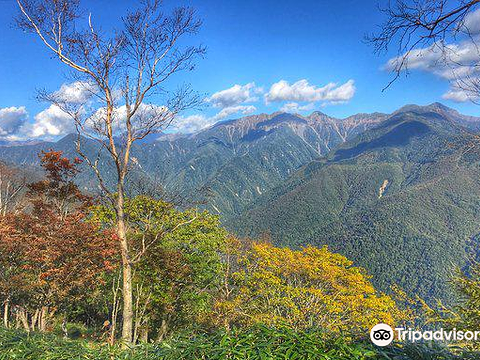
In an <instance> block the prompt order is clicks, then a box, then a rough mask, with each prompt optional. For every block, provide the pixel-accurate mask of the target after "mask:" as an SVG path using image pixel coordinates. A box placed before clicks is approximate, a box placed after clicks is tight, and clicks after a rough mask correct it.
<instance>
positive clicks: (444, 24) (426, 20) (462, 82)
mask: <svg viewBox="0 0 480 360" xmlns="http://www.w3.org/2000/svg"><path fill="white" fill-rule="evenodd" d="M479 7H480V0H456V1H452V0H395V1H392V2H389V3H388V6H387V7H386V8H381V11H382V12H383V13H384V15H385V16H386V20H385V22H384V23H383V24H382V25H381V27H380V31H379V33H378V34H375V35H372V36H368V37H367V41H368V42H370V43H371V44H373V46H374V47H375V51H376V52H383V51H386V50H388V49H389V48H390V47H392V46H394V47H396V51H397V57H396V58H394V59H392V60H391V61H390V62H389V67H390V69H391V70H392V71H393V73H394V78H393V79H392V81H391V82H390V83H389V84H388V85H387V87H388V86H390V85H391V84H392V83H393V82H394V81H395V80H396V79H398V77H399V76H400V74H401V73H402V72H404V71H407V72H408V69H409V68H410V67H411V64H412V63H414V62H415V61H416V60H417V58H418V57H422V56H427V57H430V58H431V59H433V60H434V62H436V65H437V66H439V67H440V68H441V69H442V70H441V71H443V72H444V73H443V75H444V77H447V78H448V79H449V80H450V81H451V83H452V85H453V86H454V87H455V88H456V89H458V90H461V91H463V92H464V94H465V95H466V96H468V97H469V98H470V100H472V101H477V100H478V99H479V98H480V51H479V47H478V41H479V40H480V26H479V24H478V22H479V21H480V20H479V19H478V18H476V17H475V16H472V15H473V13H474V11H475V10H477V9H478V8H479ZM456 40H460V41H462V42H463V48H459V46H457V45H456V44H455V43H454V41H456Z"/></svg>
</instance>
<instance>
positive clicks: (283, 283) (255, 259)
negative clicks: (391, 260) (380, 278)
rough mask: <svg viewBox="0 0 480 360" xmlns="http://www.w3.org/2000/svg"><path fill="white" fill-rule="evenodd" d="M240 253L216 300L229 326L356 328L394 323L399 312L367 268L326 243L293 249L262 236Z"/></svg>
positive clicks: (220, 314)
mask: <svg viewBox="0 0 480 360" xmlns="http://www.w3.org/2000/svg"><path fill="white" fill-rule="evenodd" d="M237 244H238V242H237ZM237 244H236V245H234V247H236V248H238V245H237ZM230 258H231V256H230ZM235 259H236V261H235V265H233V266H232V265H228V269H229V270H230V271H227V272H226V274H227V275H228V276H229V280H228V281H227V279H226V282H225V291H224V294H225V296H224V298H223V299H222V300H219V301H218V302H217V310H218V316H219V320H220V321H222V323H223V325H225V326H226V327H227V328H228V327H229V326H230V325H231V324H236V325H241V326H248V325H253V324H256V323H262V324H266V325H272V326H274V325H278V324H287V325H289V326H292V327H293V328H296V329H301V328H310V327H317V328H323V329H325V330H326V331H333V332H340V331H342V332H343V331H348V332H350V333H351V332H352V331H364V330H365V329H370V328H371V327H372V326H373V325H375V324H378V323H380V322H382V323H387V324H391V325H393V324H394V322H395V318H396V315H397V314H399V310H398V309H397V307H396V305H395V302H394V301H393V300H392V298H390V297H389V296H387V295H384V294H381V293H379V292H377V291H376V290H375V288H374V287H373V285H372V284H371V283H370V281H369V277H368V276H367V274H366V272H365V271H364V270H363V269H362V268H359V267H354V266H352V262H351V261H350V260H348V259H347V258H345V257H344V256H342V255H340V254H335V253H332V252H330V251H329V250H328V248H327V247H326V246H325V247H322V248H316V247H313V246H308V247H305V248H303V249H301V250H291V249H288V248H279V247H275V246H273V245H271V244H269V243H265V242H257V243H253V244H252V245H251V247H250V248H249V249H247V250H245V251H239V252H237V253H236V256H235Z"/></svg>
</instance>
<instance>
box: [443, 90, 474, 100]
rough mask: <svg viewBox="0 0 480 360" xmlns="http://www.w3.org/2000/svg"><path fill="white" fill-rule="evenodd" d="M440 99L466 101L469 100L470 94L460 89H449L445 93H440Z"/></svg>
mask: <svg viewBox="0 0 480 360" xmlns="http://www.w3.org/2000/svg"><path fill="white" fill-rule="evenodd" d="M442 99H445V100H452V101H455V102H466V101H468V100H470V96H469V95H468V94H467V93H466V92H465V91H463V90H460V89H450V90H449V91H447V92H446V93H445V94H443V95H442Z"/></svg>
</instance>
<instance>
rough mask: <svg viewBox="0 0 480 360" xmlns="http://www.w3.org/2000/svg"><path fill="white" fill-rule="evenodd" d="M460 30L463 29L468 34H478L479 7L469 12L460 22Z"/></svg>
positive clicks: (479, 31)
mask: <svg viewBox="0 0 480 360" xmlns="http://www.w3.org/2000/svg"><path fill="white" fill-rule="evenodd" d="M460 30H465V31H466V32H467V33H469V34H470V35H476V34H480V9H477V10H475V11H473V12H471V13H469V14H468V15H467V16H466V17H465V20H464V21H463V23H462V24H460Z"/></svg>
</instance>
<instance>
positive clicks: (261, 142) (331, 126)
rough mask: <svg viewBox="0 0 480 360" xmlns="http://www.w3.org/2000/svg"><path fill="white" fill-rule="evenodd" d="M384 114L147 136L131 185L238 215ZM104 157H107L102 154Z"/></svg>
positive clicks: (84, 178) (68, 142)
mask: <svg viewBox="0 0 480 360" xmlns="http://www.w3.org/2000/svg"><path fill="white" fill-rule="evenodd" d="M385 117H386V115H383V114H359V115H354V116H351V117H349V118H347V119H335V118H332V117H329V116H327V115H325V114H322V113H320V112H314V113H313V114H311V115H310V116H307V117H303V116H300V115H293V114H287V113H274V114H271V115H266V114H262V115H255V116H248V117H244V118H241V119H237V120H230V121H225V122H221V123H218V124H216V125H214V126H212V127H210V128H207V129H205V130H202V131H200V132H197V133H195V134H190V135H172V134H169V135H159V136H158V137H151V138H150V139H149V140H148V141H144V142H142V143H139V144H136V145H135V147H134V149H133V156H132V162H131V165H132V170H133V171H132V175H131V177H130V180H131V181H130V183H131V184H133V185H136V184H135V183H136V182H139V181H140V180H139V179H140V178H141V179H142V180H141V181H148V182H151V183H155V184H157V185H158V184H160V185H161V186H163V187H165V188H166V189H167V190H168V191H169V192H173V193H180V194H181V195H182V196H183V197H186V198H189V199H191V200H195V201H204V202H206V203H207V205H206V206H207V207H208V208H209V210H211V211H212V212H214V213H220V214H222V215H224V216H231V215H235V214H237V213H240V212H241V211H242V210H243V208H244V207H245V205H246V204H248V203H249V202H251V201H253V200H255V199H256V198H257V197H258V196H259V195H260V194H262V193H263V192H265V191H266V190H268V189H271V188H272V187H273V186H275V185H277V184H279V183H281V182H282V181H283V180H285V179H286V178H287V177H288V176H290V175H291V174H292V173H293V172H294V171H295V170H297V169H298V168H300V167H301V166H302V165H305V164H307V163H308V162H310V161H311V160H313V159H316V158H318V157H320V156H323V155H326V154H327V153H328V152H329V151H330V150H331V149H333V148H335V147H336V146H337V145H338V144H340V143H342V142H344V141H345V140H347V139H349V138H352V137H354V136H355V135H356V134H358V133H360V132H362V131H364V130H365V129H368V128H371V127H372V126H375V125H376V124H378V123H380V122H381V121H382V120H383V119H385ZM75 139H76V137H75V135H68V136H66V137H65V138H63V139H61V140H60V141H58V142H56V143H48V142H43V143H37V144H31V145H23V146H22V145H21V144H20V145H19V144H15V145H17V146H0V159H4V160H5V161H8V162H11V163H14V164H17V165H18V164H29V165H35V164H38V153H39V151H41V150H48V149H50V148H53V149H55V150H62V151H64V153H65V154H66V155H67V156H69V157H74V156H77V155H76V152H75V145H74V142H75ZM83 141H84V146H85V151H86V152H87V153H88V154H89V155H90V156H92V157H95V156H96V150H97V145H96V144H95V143H93V142H91V141H88V140H86V139H84V140H83ZM101 159H105V160H104V161H107V160H106V159H107V157H103V158H101ZM103 168H104V169H106V170H105V171H104V175H105V177H106V179H107V183H109V179H110V180H113V176H114V172H113V171H111V169H112V168H111V164H110V165H109V166H106V167H103ZM79 181H80V183H81V185H82V187H84V188H85V189H90V190H94V189H96V186H97V183H96V179H95V176H94V175H93V173H92V172H91V171H89V169H87V168H85V171H84V172H83V173H82V174H80V176H79ZM111 183H112V184H113V181H111Z"/></svg>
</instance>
